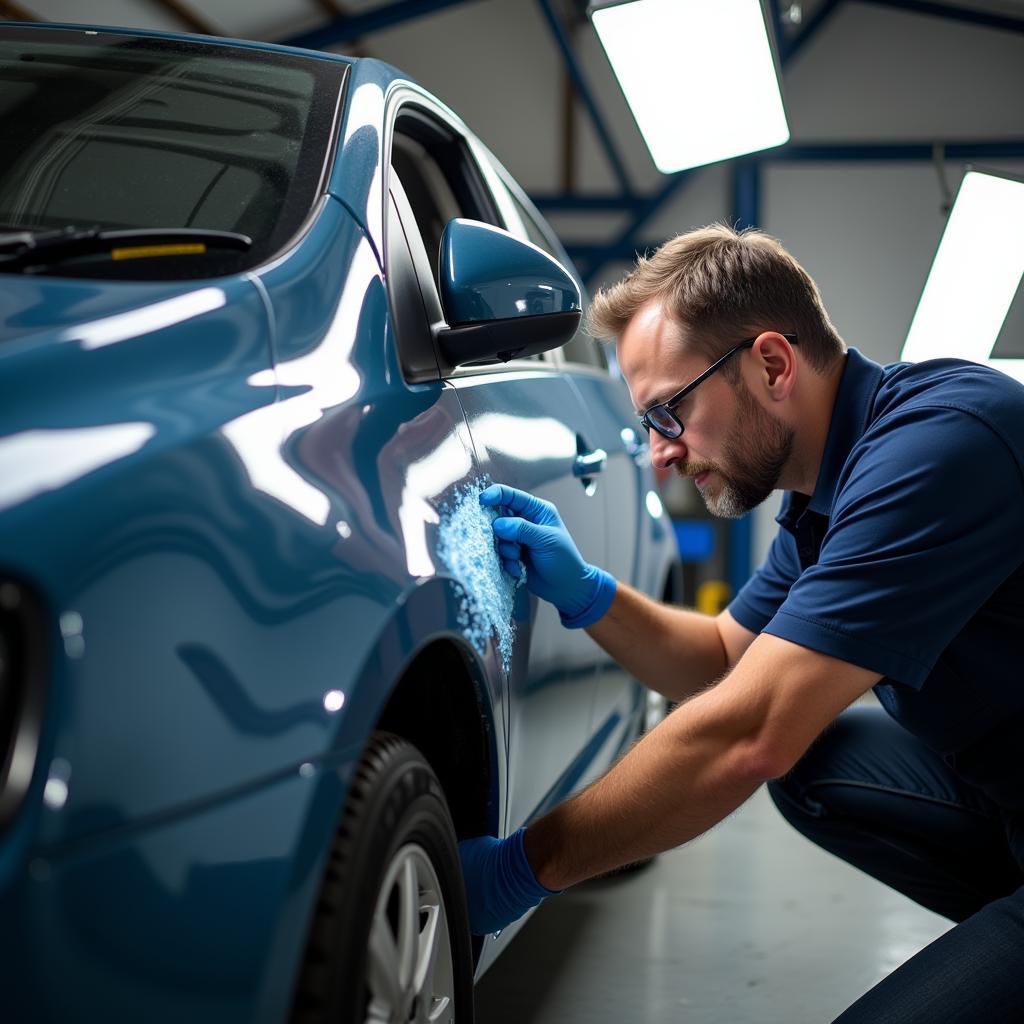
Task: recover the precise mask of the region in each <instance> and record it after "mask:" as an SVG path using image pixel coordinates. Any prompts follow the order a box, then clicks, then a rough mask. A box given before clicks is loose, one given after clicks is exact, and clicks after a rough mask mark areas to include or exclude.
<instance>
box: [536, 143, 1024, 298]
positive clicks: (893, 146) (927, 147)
mask: <svg viewBox="0 0 1024 1024" xmlns="http://www.w3.org/2000/svg"><path fill="white" fill-rule="evenodd" d="M943 154H944V156H945V158H946V159H947V160H976V161H985V160H1016V159H1022V158H1024V139H1003V140H1000V141H996V142H985V141H980V140H975V141H961V142H950V143H946V144H945V145H944V147H943ZM934 157H935V152H934V149H933V148H932V144H931V143H881V142H879V143H875V142H869V143H850V142H837V143H821V144H815V143H803V144H799V143H798V144H792V143H791V144H789V145H787V146H782V147H780V148H779V149H774V150H772V151H771V152H767V153H762V154H761V155H760V156H759V157H758V159H757V163H759V164H760V165H761V166H762V167H763V166H764V165H766V164H772V163H787V162H801V161H806V162H820V163H862V162H863V163H866V162H875V163H884V162H890V161H891V162H894V163H907V162H913V161H931V160H933V159H934ZM743 163H750V161H749V160H747V161H743V160H741V161H739V164H743ZM677 177H678V178H683V177H685V175H678V176H677ZM744 180H747V181H748V185H747V186H742V182H743V181H744ZM679 184H680V182H679V181H677V179H676V178H673V179H671V180H670V181H669V182H668V183H667V184H666V186H665V188H663V189H662V190H661V192H659V193H657V194H655V195H654V196H653V197H651V198H649V199H647V200H645V201H643V202H641V203H639V204H638V205H637V206H636V209H637V210H639V211H641V216H642V217H643V219H644V220H646V219H649V218H650V217H651V216H652V215H653V213H654V212H656V211H657V209H658V207H659V206H660V203H661V202H662V201H663V196H664V194H665V193H666V191H667V190H669V189H675V188H677V187H678V186H679ZM740 187H751V186H750V185H749V179H742V178H741V179H738V181H737V184H736V188H740ZM569 198H570V199H571V197H569ZM538 200H539V202H538ZM590 201H591V202H593V203H594V206H593V207H591V208H593V209H607V210H622V209H623V206H622V203H621V200H620V199H619V197H617V196H593V197H590ZM534 202H538V205H541V206H542V207H543V208H546V209H548V210H555V211H565V210H570V209H571V208H572V207H571V205H569V203H568V201H567V198H566V197H563V196H547V197H545V196H539V197H534ZM744 202H746V200H744ZM563 204H564V205H563ZM733 206H734V210H738V211H740V212H743V211H744V210H747V211H749V210H751V209H752V210H753V211H754V218H753V223H756V221H757V212H758V206H757V205H756V203H754V201H753V200H750V201H749V205H746V206H741V204H740V201H739V197H738V196H737V195H735V194H734V203H733ZM738 215H739V214H737V216H738ZM640 223H642V221H641V220H640V217H639V216H638V219H637V221H635V222H634V225H638V224H640ZM635 236H636V226H631V230H630V231H628V232H623V234H622V235H620V236H619V238H617V239H616V240H615V241H613V242H610V243H606V244H603V245H593V244H581V245H574V244H572V243H571V242H570V243H566V244H565V248H566V251H567V252H568V253H569V255H570V256H571V257H572V258H573V260H574V261H577V262H578V265H579V266H580V272H581V273H582V274H583V276H584V279H585V280H586V281H587V283H588V284H592V283H593V279H594V277H595V276H596V273H597V271H598V270H600V269H601V266H602V265H603V264H605V263H610V262H612V261H613V260H623V261H626V262H630V261H632V260H633V259H634V257H635V256H636V254H637V253H638V252H641V253H643V252H649V251H651V250H653V249H656V248H657V247H658V245H660V242H655V241H649V242H646V243H640V242H637V241H635ZM584 266H585V267H586V268H587V272H584V269H583V268H584Z"/></svg>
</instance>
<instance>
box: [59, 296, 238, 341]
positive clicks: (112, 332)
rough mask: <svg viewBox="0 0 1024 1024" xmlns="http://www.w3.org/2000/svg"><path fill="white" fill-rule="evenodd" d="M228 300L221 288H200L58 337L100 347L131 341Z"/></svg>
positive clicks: (221, 304) (78, 326)
mask: <svg viewBox="0 0 1024 1024" xmlns="http://www.w3.org/2000/svg"><path fill="white" fill-rule="evenodd" d="M227 301H228V297H227V295H226V294H225V292H224V289H223V288H201V289H200V290H199V291H197V292H189V293H188V294H186V295H176V296H174V298H172V299H164V300H163V301H162V302H154V303H153V304H152V305H151V306H143V307H142V309H133V310H130V311H129V312H127V313H116V314H115V315H114V316H108V317H103V318H102V319H101V320H94V321H93V322H92V323H85V324H77V325H76V326H74V327H72V328H70V329H68V330H67V331H65V332H64V334H63V335H62V336H61V339H60V340H61V341H78V342H81V345H82V348H103V346H104V345H114V344H116V343H117V342H119V341H130V340H131V339H132V338H139V337H143V336H145V335H148V334H152V333H153V332H154V331H162V330H163V329H164V328H165V327H175V326H176V325H177V324H181V323H184V322H185V321H186V320H191V319H193V317H197V316H202V315H203V314H204V313H212V312H213V311H214V310H215V309H220V308H221V306H226V305H227Z"/></svg>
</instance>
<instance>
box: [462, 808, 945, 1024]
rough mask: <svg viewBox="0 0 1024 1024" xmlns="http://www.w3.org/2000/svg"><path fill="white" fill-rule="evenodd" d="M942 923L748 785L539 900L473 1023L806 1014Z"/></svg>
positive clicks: (783, 1019) (794, 1018) (774, 1018)
mask: <svg viewBox="0 0 1024 1024" xmlns="http://www.w3.org/2000/svg"><path fill="white" fill-rule="evenodd" d="M949 926H950V922H948V921H946V920H945V919H944V918H941V917H937V916H936V915H934V914H932V913H930V912H928V911H926V910H923V909H921V908H920V907H918V906H917V905H916V904H914V903H912V902H910V901H909V900H908V899H906V898H905V897H903V896H901V895H899V894H898V893H895V892H893V891H892V890H890V889H888V888H886V887H885V886H883V885H881V884H880V883H878V882H875V881H874V880H872V879H870V878H867V877H866V876H864V875H861V874H860V873H859V872H857V871H855V870H854V869H853V868H850V867H849V866H847V865H846V864H844V863H842V862H841V861H839V860H837V859H836V858H834V857H831V856H830V855H829V854H826V853H823V852H822V851H820V850H818V849H817V848H816V847H815V846H813V845H812V844H811V843H809V842H808V841H807V840H805V839H804V838H803V837H802V836H800V835H799V834H798V833H796V832H795V831H793V829H792V828H791V827H790V826H789V825H788V824H787V823H786V822H785V821H784V820H783V819H782V817H781V816H780V815H779V813H778V812H777V811H776V810H775V807H774V806H773V804H772V802H771V799H770V798H769V796H768V794H767V792H766V791H765V790H764V789H763V788H762V789H761V790H760V791H759V792H758V793H756V794H755V795H754V797H753V798H752V799H751V800H750V801H748V802H747V804H745V805H744V806H743V807H742V808H740V810H739V811H737V812H736V814H735V815H733V816H732V817H731V818H729V819H728V820H727V821H725V822H723V823H722V824H721V825H719V826H718V827H717V828H716V829H714V830H712V831H711V832H710V833H709V834H707V835H705V836H703V837H702V838H700V839H698V840H697V841H696V842H694V843H691V844H690V845H689V846H687V847H684V848H683V849H680V850H676V851H673V852H672V853H669V854H665V855H663V856H662V857H660V858H658V860H656V861H655V862H654V863H653V864H652V865H651V866H650V867H648V868H646V869H644V870H642V871H640V872H638V873H637V874H635V875H633V876H629V877H620V878H617V879H613V880H600V881H594V882H588V883H586V884H585V885H582V886H579V887H577V888H576V889H575V890H571V891H570V892H568V893H566V894H565V895H564V896H561V897H559V898H558V899H556V900H549V901H548V902H547V903H545V904H544V905H542V906H541V907H540V909H539V910H538V911H537V913H536V914H534V916H533V918H532V919H531V920H530V921H529V922H528V923H527V925H526V926H525V927H524V928H523V930H522V931H521V932H520V933H519V935H518V937H517V938H516V941H515V942H514V943H513V944H512V945H511V947H510V948H509V949H508V950H507V951H506V953H505V955H504V956H503V957H502V958H501V959H500V960H499V961H498V962H497V963H496V964H495V965H494V966H493V967H492V968H491V970H490V971H489V972H488V973H487V974H486V975H485V976H484V978H483V979H482V981H481V982H480V984H479V986H478V988H477V1019H478V1021H479V1024H513V1022H515V1024H583V1022H587V1024H589V1022H595V1024H597V1022H601V1024H609V1022H629V1024H667V1022H672V1024H676V1022H679V1024H755V1022H756V1024H805V1022H806V1024H819V1022H828V1021H831V1020H832V1019H833V1018H834V1017H835V1016H836V1015H837V1014H839V1013H840V1012H841V1011H842V1010H843V1009H844V1008H845V1007H846V1006H847V1005H849V1003H851V1002H853V1001H854V1000H855V999H856V998H857V996H858V995H860V994H861V993H862V992H864V991H866V990H867V989H868V988H870V987H871V986H872V985H873V984H875V983H876V982H877V981H878V980H880V979H881V978H883V977H884V976H885V975H886V974H888V973H889V972H890V971H891V970H892V969H893V968H894V967H896V966H897V965H898V964H900V963H902V962H903V961H904V960H905V959H907V958H908V957H909V956H911V955H912V954H913V953H915V952H916V951H917V950H918V949H920V948H921V947H922V946H925V945H927V944H928V943H929V942H930V941H932V939H934V938H936V937H937V936H938V935H940V934H941V933H942V932H943V931H945V930H946V929H947V928H948V927H949Z"/></svg>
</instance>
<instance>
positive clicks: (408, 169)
mask: <svg viewBox="0 0 1024 1024" xmlns="http://www.w3.org/2000/svg"><path fill="white" fill-rule="evenodd" d="M391 166H392V168H393V169H394V172H395V174H397V175H398V177H399V179H400V180H401V182H402V186H403V187H404V189H405V194H406V196H407V198H408V200H409V205H410V207H411V208H412V212H413V216H414V217H415V219H416V226H417V227H418V228H419V232H420V237H421V238H422V239H423V246H424V248H425V249H426V250H427V259H428V260H429V261H430V273H431V276H432V277H433V279H434V282H435V284H436V282H437V279H438V278H437V264H438V257H439V254H440V251H441V235H442V234H443V233H444V228H445V225H446V224H447V223H448V221H450V220H451V219H452V218H453V217H467V216H469V214H468V213H466V211H465V210H463V209H462V208H461V207H460V206H459V201H458V200H457V199H456V198H455V193H454V192H453V191H452V188H451V186H450V185H449V184H448V181H447V179H446V178H445V176H444V174H443V172H442V171H441V168H440V167H438V165H437V162H436V161H435V160H434V159H433V158H432V157H431V156H430V154H429V153H428V152H427V150H426V148H425V147H424V146H423V145H422V143H420V142H417V141H416V140H415V139H411V138H409V137H408V136H403V135H398V134H396V135H395V136H394V140H393V142H392V145H391Z"/></svg>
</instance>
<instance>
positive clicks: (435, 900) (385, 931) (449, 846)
mask: <svg viewBox="0 0 1024 1024" xmlns="http://www.w3.org/2000/svg"><path fill="white" fill-rule="evenodd" d="M291 1020H292V1024H327V1022H328V1021H330V1022H331V1024H365V1022H367V1021H389V1022H402V1024H405V1022H416V1024H421V1022H422V1024H426V1022H428V1021H429V1022H434V1021H436V1022H438V1024H472V1020H473V961H472V947H471V940H470V934H469V920H468V916H467V912H466V897H465V889H464V887H463V883H462V874H461V870H460V867H459V857H458V847H457V845H456V838H455V830H454V828H453V827H452V821H451V817H450V815H449V813H448V805H447V803H446V801H445V797H444V793H443V792H442V790H441V786H440V783H439V782H438V781H437V777H436V776H435V775H434V773H433V771H432V770H431V768H430V766H429V765H428V764H427V762H426V761H425V760H424V759H423V756H422V755H421V754H420V753H419V751H418V750H417V749H416V748H415V747H414V746H412V744H410V743H408V742H406V741H405V740H403V739H401V738H400V737H398V736H394V735H392V734H390V733H382V732H378V733H375V734H374V735H373V737H372V738H371V740H370V743H369V745H368V746H367V748H366V751H365V753H364V754H363V757H362V760H361V761H360V764H359V767H358V768H357V769H356V773H355V777H354V779H353V781H352V786H351V790H350V792H349V795H348V798H347V800H346V801H345V811H344V814H343V816H342V819H341V824H340V825H339V827H338V830H337V833H336V835H335V838H334V841H333V843H332V846H331V850H330V854H329V857H328V863H327V868H326V870H325V873H324V879H323V883H322V887H321V891H320V898H319V900H318V901H317V907H316V911H315V915H314V919H313V923H312V926H311V928H310V933H309V938H308V940H307V945H306V954H305V960H304V962H303V965H302V968H301V971H300V973H299V980H298V983H297V986H296V994H295V1003H294V1007H293V1011H292V1017H291Z"/></svg>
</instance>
